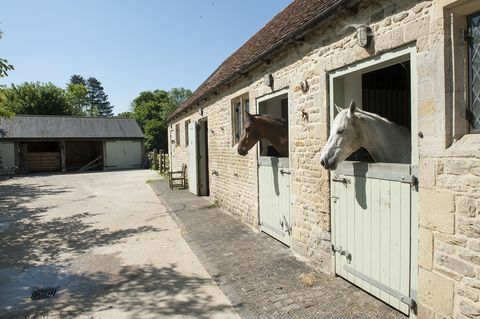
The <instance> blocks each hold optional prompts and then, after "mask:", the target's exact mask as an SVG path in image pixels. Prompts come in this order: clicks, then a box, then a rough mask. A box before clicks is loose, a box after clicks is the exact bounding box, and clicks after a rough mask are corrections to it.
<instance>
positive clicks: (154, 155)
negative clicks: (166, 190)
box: [153, 149, 158, 171]
mask: <svg viewBox="0 0 480 319" xmlns="http://www.w3.org/2000/svg"><path fill="white" fill-rule="evenodd" d="M153 169H154V170H156V171H158V150H157V149H154V150H153Z"/></svg>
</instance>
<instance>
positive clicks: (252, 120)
mask: <svg viewBox="0 0 480 319" xmlns="http://www.w3.org/2000/svg"><path fill="white" fill-rule="evenodd" d="M261 139H266V140H268V141H269V142H270V143H271V144H272V146H273V147H274V148H275V149H276V150H277V151H278V153H279V154H280V155H281V156H288V124H287V123H286V122H285V121H284V120H282V119H276V118H273V117H272V116H270V115H261V114H257V115H252V114H250V113H248V112H245V127H244V129H243V133H242V136H241V138H240V141H239V142H238V147H237V150H238V154H240V155H242V156H245V155H247V154H248V151H249V150H250V149H251V148H252V147H253V146H254V145H255V144H257V142H258V141H259V140H261Z"/></svg>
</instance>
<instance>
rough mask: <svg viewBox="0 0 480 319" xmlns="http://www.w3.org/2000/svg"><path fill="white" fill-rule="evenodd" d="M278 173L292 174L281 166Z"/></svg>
mask: <svg viewBox="0 0 480 319" xmlns="http://www.w3.org/2000/svg"><path fill="white" fill-rule="evenodd" d="M280 174H282V175H284V174H286V175H290V174H292V173H291V172H290V171H289V170H288V169H283V168H281V169H280Z"/></svg>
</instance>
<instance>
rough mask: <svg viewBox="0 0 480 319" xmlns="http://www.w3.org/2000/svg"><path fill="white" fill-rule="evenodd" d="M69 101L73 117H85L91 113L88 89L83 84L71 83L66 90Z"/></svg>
mask: <svg viewBox="0 0 480 319" xmlns="http://www.w3.org/2000/svg"><path fill="white" fill-rule="evenodd" d="M66 94H67V100H68V103H69V104H70V106H71V109H72V113H73V114H72V115H78V116H85V115H87V113H88V111H89V99H88V90H87V87H86V86H85V85H83V84H81V83H70V84H69V85H68V86H67V90H66Z"/></svg>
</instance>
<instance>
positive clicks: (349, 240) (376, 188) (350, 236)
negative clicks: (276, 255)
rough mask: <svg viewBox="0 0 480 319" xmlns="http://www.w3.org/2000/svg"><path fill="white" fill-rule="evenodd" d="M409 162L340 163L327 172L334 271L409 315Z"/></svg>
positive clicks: (410, 218) (412, 181)
mask: <svg viewBox="0 0 480 319" xmlns="http://www.w3.org/2000/svg"><path fill="white" fill-rule="evenodd" d="M412 173H413V169H412V166H411V165H406V164H383V163H375V164H373V163H370V164H369V163H362V162H344V163H342V164H341V165H340V166H339V167H338V169H337V170H336V171H335V172H334V173H333V174H332V202H331V205H332V209H333V216H332V227H333V234H334V236H333V238H332V243H333V247H334V251H335V271H336V273H337V274H338V275H340V276H342V277H343V278H345V279H347V280H349V281H351V282H352V283H354V284H355V285H357V286H359V287H361V288H362V289H364V290H366V291H368V292H369V293H371V294H372V295H374V296H376V297H377V298H379V299H381V300H383V301H384V302H386V303H388V304H389V305H391V306H392V307H394V308H397V309H399V310H400V311H402V312H404V313H405V314H409V311H410V307H411V306H414V305H413V304H412V303H411V300H412V298H411V297H414V296H411V293H410V271H411V268H410V265H411V261H410V258H411V257H410V256H411V224H412V192H415V187H414V186H412V185H414V184H415V177H414V176H413V174H412Z"/></svg>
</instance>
